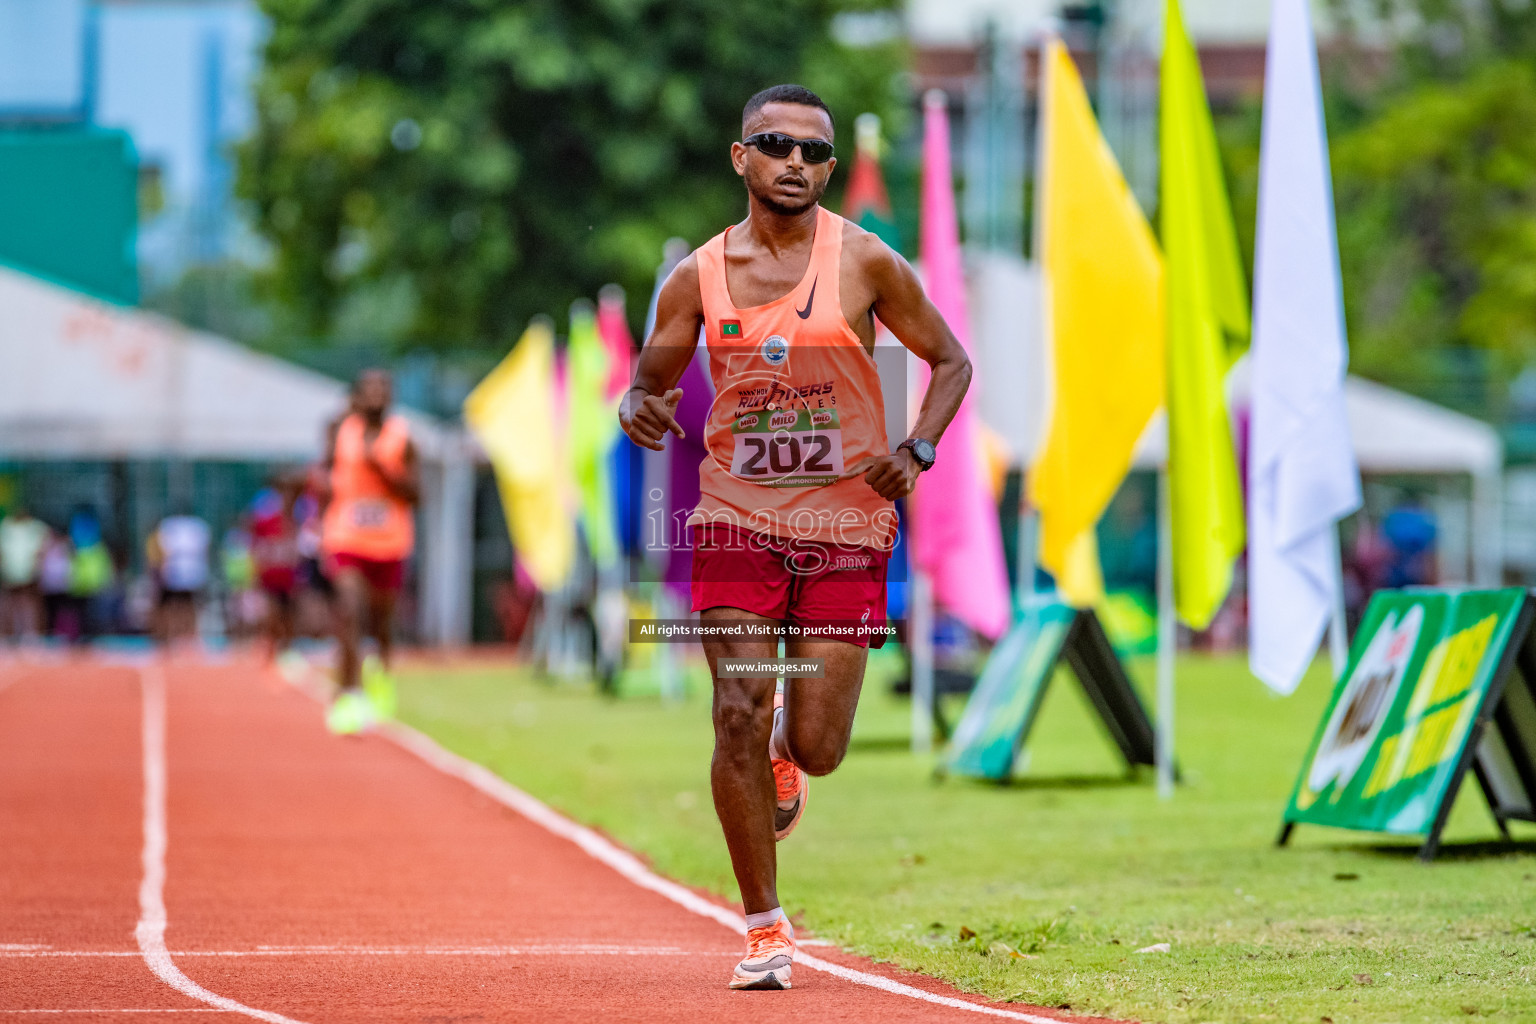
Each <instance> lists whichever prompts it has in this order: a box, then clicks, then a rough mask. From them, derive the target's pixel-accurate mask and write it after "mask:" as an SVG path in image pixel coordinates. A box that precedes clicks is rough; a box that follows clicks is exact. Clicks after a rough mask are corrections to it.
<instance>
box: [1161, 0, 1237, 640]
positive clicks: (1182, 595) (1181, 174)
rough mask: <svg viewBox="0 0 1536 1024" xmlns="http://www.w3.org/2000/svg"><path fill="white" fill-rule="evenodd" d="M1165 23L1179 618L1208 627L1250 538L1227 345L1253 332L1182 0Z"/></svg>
mask: <svg viewBox="0 0 1536 1024" xmlns="http://www.w3.org/2000/svg"><path fill="white" fill-rule="evenodd" d="M1163 24H1164V26H1165V28H1164V37H1163V81H1162V101H1161V102H1162V111H1161V118H1162V125H1161V129H1162V194H1161V197H1160V203H1159V206H1160V209H1159V221H1160V222H1161V228H1162V236H1163V261H1164V266H1165V268H1166V270H1165V274H1166V277H1165V280H1166V282H1167V285H1166V288H1167V306H1166V308H1167V317H1168V342H1167V344H1168V472H1169V474H1170V483H1171V488H1172V501H1173V579H1174V605H1175V607H1176V608H1177V610H1178V615H1179V618H1180V619H1182V620H1184V621H1185V622H1186V623H1188V624H1189V625H1190V626H1192V627H1194V628H1196V629H1203V628H1205V627H1206V626H1208V625H1210V622H1211V619H1212V618H1213V617H1214V616H1215V614H1216V611H1217V610H1218V609H1219V608H1220V607H1221V602H1222V601H1223V600H1224V599H1225V598H1226V596H1227V591H1228V589H1230V587H1231V585H1232V563H1233V561H1234V560H1235V559H1236V558H1237V556H1238V555H1240V554H1241V553H1242V550H1243V543H1244V527H1243V496H1242V488H1241V486H1240V484H1239V482H1238V469H1237V458H1236V455H1235V453H1234V451H1233V447H1232V428H1231V425H1230V424H1229V423H1228V421H1227V407H1226V401H1225V378H1226V374H1227V370H1228V369H1229V368H1230V367H1231V365H1232V353H1231V352H1230V351H1229V348H1228V344H1229V342H1240V341H1242V340H1243V339H1246V338H1247V336H1248V295H1247V287H1246V285H1245V284H1244V280H1243V271H1242V266H1241V265H1240V264H1239V262H1238V255H1237V235H1236V232H1235V231H1234V230H1233V227H1232V208H1231V205H1230V204H1229V203H1228V201H1227V189H1226V184H1225V183H1224V182H1223V180H1222V176H1221V163H1220V160H1219V158H1218V157H1217V153H1216V132H1215V129H1214V127H1213V126H1212V124H1211V108H1210V105H1209V104H1208V103H1207V102H1206V98H1205V86H1204V85H1203V84H1202V82H1201V80H1200V61H1199V59H1198V58H1197V57H1196V56H1195V48H1194V46H1193V45H1192V44H1191V43H1190V40H1189V36H1188V34H1187V33H1186V32H1185V31H1184V22H1183V19H1182V17H1181V16H1180V13H1179V3H1178V0H1167V11H1166V15H1165V18H1164V22H1163Z"/></svg>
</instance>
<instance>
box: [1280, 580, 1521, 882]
mask: <svg viewBox="0 0 1536 1024" xmlns="http://www.w3.org/2000/svg"><path fill="white" fill-rule="evenodd" d="M1532 615H1533V608H1532V602H1531V601H1530V599H1529V598H1528V597H1527V594H1526V591H1524V590H1522V589H1519V588H1508V589H1503V590H1466V591H1447V590H1433V589H1413V590H1400V591H1383V592H1381V593H1378V594H1377V595H1376V596H1375V597H1373V598H1372V600H1371V603H1370V605H1369V606H1368V607H1367V609H1366V612H1365V615H1364V617H1363V619H1362V620H1361V623H1360V628H1359V630H1358V632H1357V633H1356V636H1355V640H1354V643H1353V645H1352V646H1351V649H1350V654H1349V662H1348V664H1347V666H1346V669H1345V672H1344V675H1343V678H1341V679H1340V680H1339V681H1338V682H1337V683H1336V684H1335V686H1334V692H1333V698H1332V700H1330V701H1329V704H1328V709H1327V711H1326V712H1325V714H1324V716H1323V721H1322V724H1321V726H1320V727H1319V729H1318V731H1317V735H1316V736H1315V738H1314V739H1313V741H1312V747H1311V750H1310V751H1309V753H1308V755H1307V759H1306V761H1305V762H1304V764H1303V767H1302V771H1301V775H1300V777H1299V778H1298V779H1297V780H1296V787H1295V790H1294V791H1293V793H1292V796H1291V801H1290V805H1289V806H1288V807H1287V808H1286V812H1285V829H1284V831H1283V832H1282V833H1281V842H1282V843H1283V842H1284V841H1285V839H1286V838H1287V837H1288V835H1289V833H1290V830H1291V829H1292V827H1294V826H1295V825H1296V824H1300V823H1307V824H1314V825H1331V826H1334V827H1337V828H1352V829H1364V830H1368V831H1374V832H1392V833H1398V834H1403V835H1422V836H1425V837H1426V840H1427V841H1426V843H1425V848H1424V851H1423V854H1424V856H1426V857H1429V856H1433V854H1434V851H1435V849H1436V847H1437V846H1438V843H1439V837H1440V831H1441V829H1442V828H1443V827H1444V825H1445V819H1446V816H1447V815H1448V814H1449V812H1450V807H1451V804H1452V802H1453V801H1454V800H1455V797H1456V792H1457V789H1458V788H1459V786H1460V783H1461V780H1462V777H1463V776H1464V775H1465V774H1466V772H1467V771H1468V769H1469V768H1470V769H1472V770H1474V771H1475V772H1476V773H1477V777H1478V779H1479V781H1480V782H1481V783H1482V788H1483V791H1484V793H1485V794H1486V795H1487V796H1488V799H1489V802H1490V804H1491V805H1492V806H1493V809H1494V814H1495V816H1496V817H1497V818H1498V820H1499V822H1500V825H1501V827H1502V824H1503V822H1504V820H1505V819H1507V818H1516V817H1521V818H1529V817H1532V816H1533V815H1532V810H1533V809H1532V807H1531V793H1532V792H1536V775H1533V772H1532V764H1531V761H1532V757H1531V754H1532V751H1536V703H1533V702H1532V698H1531V689H1530V687H1529V685H1528V683H1527V678H1526V677H1525V676H1522V675H1519V674H1516V673H1515V672H1514V669H1515V665H1516V661H1517V658H1518V657H1519V656H1520V655H1521V652H1522V651H1523V650H1524V649H1525V648H1526V645H1527V642H1528V635H1529V634H1530V632H1531V621H1532ZM1512 678H1513V680H1514V682H1513V683H1511V679H1512ZM1490 723H1493V728H1492V729H1488V728H1487V727H1488V726H1489V724H1490Z"/></svg>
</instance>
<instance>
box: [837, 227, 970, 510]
mask: <svg viewBox="0 0 1536 1024" xmlns="http://www.w3.org/2000/svg"><path fill="white" fill-rule="evenodd" d="M859 249H860V251H859V253H858V258H859V262H860V263H861V270H862V271H863V272H864V274H865V275H866V277H867V280H869V281H870V283H871V284H872V285H873V286H874V291H875V301H874V307H873V312H874V314H875V316H876V317H877V318H878V319H879V320H880V322H881V323H882V324H884V325H885V326H886V327H887V328H888V329H889V330H890V332H891V333H892V334H894V335H895V336H896V339H897V340H898V341H900V342H901V343H902V344H903V345H905V346H906V347H907V348H909V349H911V350H912V351H913V352H915V353H916V354H917V356H918V358H920V359H922V360H923V361H924V362H925V363H927V364H928V367H929V369H930V370H932V377H931V378H930V380H929V381H928V390H927V391H925V392H924V393H923V402H922V405H921V406H920V407H919V409H918V413H917V422H916V423H915V424H913V426H912V433H911V434H910V436H911V437H920V438H923V439H925V440H928V441H931V442H933V444H934V445H935V446H937V445H938V443H939V439H940V438H941V437H943V436H944V431H945V430H946V429H947V428H948V427H949V423H950V421H951V420H953V419H954V418H955V413H956V412H958V411H959V409H960V401H961V399H963V398H964V397H965V392H966V389H967V388H969V387H970V385H971V360H970V358H969V357H968V356H966V354H965V349H964V348H963V347H962V346H961V344H960V342H959V341H958V340H957V339H956V338H955V335H954V332H952V331H951V330H950V329H949V325H948V324H946V323H945V322H944V317H943V316H942V315H941V314H940V313H939V311H938V308H937V307H936V306H934V304H933V303H932V302H931V301H929V299H928V295H927V293H925V292H924V291H923V285H922V282H920V281H919V280H918V279H917V273H916V272H915V271H914V270H913V269H912V267H911V266H910V265H909V264H908V263H907V261H906V260H904V259H902V258H901V256H899V255H898V254H897V253H896V252H894V251H893V250H892V249H891V248H890V247H889V246H887V245H886V244H885V243H884V242H882V241H880V240H879V239H878V238H876V237H875V236H873V235H865V236H862V237H861V238H860V239H859ZM920 472H922V467H921V466H920V465H919V464H918V461H917V459H916V458H915V457H913V455H912V453H911V452H910V451H909V450H907V449H902V450H900V451H897V452H896V453H894V454H892V455H887V456H884V457H881V458H874V459H862V460H860V461H859V463H858V464H857V465H855V466H854V467H853V468H852V469H850V470H849V471H848V472H847V473H845V474H843V475H844V477H845V478H847V477H851V476H857V475H860V474H861V473H862V474H863V476H864V479H865V480H866V481H867V482H868V483H869V485H870V486H871V487H873V488H874V489H875V491H876V493H878V494H879V495H880V496H881V497H882V498H886V499H887V500H892V501H894V500H895V499H896V498H901V497H905V496H906V495H908V494H910V493H911V492H912V486H913V484H915V483H916V482H917V475H918V474H919V473H920Z"/></svg>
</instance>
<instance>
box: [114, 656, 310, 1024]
mask: <svg viewBox="0 0 1536 1024" xmlns="http://www.w3.org/2000/svg"><path fill="white" fill-rule="evenodd" d="M139 685H140V689H141V690H142V692H143V697H144V723H143V743H144V877H143V879H142V880H141V881H140V882H139V923H138V925H137V926H136V927H135V928H134V929H133V936H134V938H135V939H137V940H138V943H139V952H140V953H141V954H142V955H143V957H144V962H145V963H146V964H148V965H149V969H150V970H151V971H153V972H154V973H155V976H156V977H157V978H159V979H160V980H161V981H163V982H165V983H166V984H167V985H169V986H170V987H171V988H173V989H175V990H176V991H178V992H180V993H182V994H183V995H187V996H191V997H192V998H193V999H196V1000H197V1001H198V1002H202V1003H207V1004H208V1005H209V1006H214V1007H217V1008H218V1009H220V1010H228V1011H231V1012H234V1013H243V1014H245V1015H246V1016H247V1017H255V1018H257V1019H258V1020H264V1021H268V1022H269V1024H301V1022H299V1021H295V1020H293V1019H292V1018H291V1017H284V1016H283V1015H282V1014H280V1013H272V1012H271V1011H269V1010H257V1009H254V1008H252V1007H249V1006H246V1005H245V1004H244V1003H240V1002H236V1001H235V1000H233V999H229V998H226V997H225V996H221V995H217V994H215V993H213V992H210V991H208V990H207V989H205V988H203V987H202V986H201V985H199V984H198V983H197V982H195V981H193V980H192V979H191V978H189V977H187V976H186V975H185V974H182V973H181V969H180V968H178V967H177V966H176V964H175V962H174V961H172V960H171V954H170V953H169V951H167V950H166V948H165V928H166V923H167V920H166V913H165V848H166V822H165V816H166V811H165V784H166V767H165V672H164V670H163V669H162V668H161V667H160V665H158V664H155V663H151V664H149V665H146V666H145V667H144V668H143V669H141V670H140V671H139Z"/></svg>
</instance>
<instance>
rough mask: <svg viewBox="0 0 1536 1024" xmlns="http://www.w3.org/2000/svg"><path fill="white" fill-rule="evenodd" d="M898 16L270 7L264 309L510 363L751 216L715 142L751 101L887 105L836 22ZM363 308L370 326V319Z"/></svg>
mask: <svg viewBox="0 0 1536 1024" xmlns="http://www.w3.org/2000/svg"><path fill="white" fill-rule="evenodd" d="M892 2H893V0H731V2H729V3H721V2H719V0H512V2H508V0H262V7H263V9H264V11H265V12H266V14H267V16H268V17H269V18H270V20H271V25H272V31H271V36H270V38H269V41H268V44H267V48H266V54H265V57H266V60H265V68H264V71H263V73H262V77H261V80H260V82H259V85H258V89H257V110H258V124H257V128H256V130H255V132H254V134H253V136H252V137H251V139H250V140H249V141H248V142H247V143H246V144H245V146H244V147H243V149H242V152H241V154H240V177H239V189H240V192H241V194H242V195H243V196H244V197H245V198H246V199H247V200H248V201H249V202H250V204H251V206H252V209H253V211H254V215H255V220H256V224H257V228H258V230H259V231H260V233H261V234H262V235H263V236H264V237H265V238H266V239H267V240H268V241H269V242H270V244H271V246H272V250H273V260H272V265H271V269H270V272H269V274H268V277H267V281H266V283H267V285H268V286H269V288H270V290H271V293H272V294H273V297H274V298H275V299H276V300H277V301H278V302H279V304H280V305H281V307H282V308H284V309H285V310H287V311H289V313H290V314H291V315H292V317H293V318H294V329H295V330H298V331H302V332H305V333H309V334H312V335H327V334H330V335H336V334H338V333H343V332H344V330H345V328H346V325H348V324H358V323H362V324H365V325H367V326H366V328H365V329H367V330H369V331H373V332H387V333H391V334H393V335H394V337H395V339H396V340H401V341H413V342H418V343H428V344H435V345H466V344H467V345H487V346H502V345H505V344H506V343H507V342H508V341H509V340H510V339H511V338H514V337H515V336H516V335H517V334H518V333H519V332H520V331H521V329H522V327H523V325H524V324H525V323H526V322H527V320H528V318H529V317H530V316H532V315H534V314H536V313H541V312H544V313H554V314H557V315H563V313H564V311H565V309H566V307H567V306H568V305H569V303H570V302H571V300H573V299H574V298H576V297H578V296H582V295H586V296H591V295H594V294H595V293H596V292H597V290H598V288H599V287H601V286H602V285H603V284H605V283H608V282H610V281H617V282H619V283H621V284H623V285H624V286H625V287H626V290H627V291H628V292H629V293H630V295H631V297H632V302H631V306H632V308H633V307H636V306H641V307H643V303H640V302H636V301H633V300H634V299H637V298H639V297H640V296H643V295H646V294H648V292H649V288H650V284H651V280H652V276H653V274H654V272H655V266H656V263H657V261H658V259H659V257H660V253H661V248H662V243H663V241H664V240H665V239H666V238H668V237H670V236H673V235H681V236H682V237H684V238H686V239H687V240H689V241H690V242H692V243H694V244H699V243H702V242H703V241H704V240H706V239H707V238H708V237H709V236H710V235H712V234H714V233H715V232H717V231H719V230H720V228H721V227H722V226H723V225H724V224H726V223H729V222H730V221H731V220H734V219H736V218H738V217H739V216H740V215H741V212H742V209H743V197H742V191H741V185H740V183H739V181H738V180H737V179H736V177H735V175H734V174H733V173H732V171H731V168H730V164H729V158H728V146H729V143H730V141H731V140H732V139H733V138H737V137H739V136H738V132H739V127H740V113H741V106H742V104H743V102H745V100H746V98H747V97H748V96H749V95H750V94H751V93H752V92H755V91H756V90H757V89H760V88H762V87H764V86H767V85H772V84H776V83H778V82H783V81H799V82H801V83H802V84H804V85H807V86H809V87H810V88H812V89H814V90H816V91H817V92H819V93H820V94H821V95H822V96H823V97H824V98H825V99H826V100H827V101H828V103H829V104H830V105H831V106H832V108H833V111H834V113H835V114H836V116H837V120H838V125H839V127H840V130H841V134H840V138H839V142H840V143H842V148H843V149H844V150H845V151H848V150H850V149H851V144H852V142H853V133H852V127H853V125H852V120H853V116H854V115H856V114H857V113H859V112H860V111H862V110H866V109H873V110H877V111H880V112H884V113H887V114H890V113H892V112H894V111H898V110H899V109H900V106H899V95H898V85H899V82H898V79H897V77H896V73H897V71H898V70H899V69H900V67H901V66H902V60H903V53H902V47H901V44H900V43H898V42H894V41H893V42H885V43H880V44H877V45H873V46H864V47H862V48H860V49H858V50H851V49H848V48H846V47H844V46H842V45H840V44H838V43H837V42H835V41H834V40H833V39H832V38H831V34H830V27H831V25H832V22H833V19H834V17H836V16H838V15H839V14H843V13H845V12H848V11H850V10H853V11H865V12H868V11H879V10H884V9H887V8H889V7H891V6H892ZM360 310H361V312H360Z"/></svg>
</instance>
